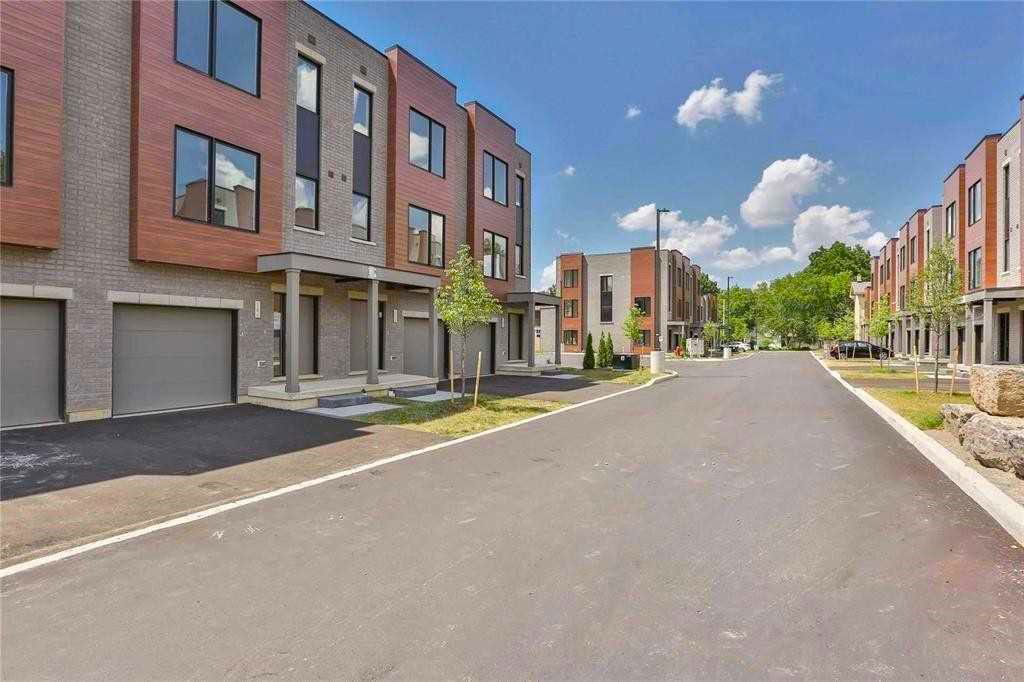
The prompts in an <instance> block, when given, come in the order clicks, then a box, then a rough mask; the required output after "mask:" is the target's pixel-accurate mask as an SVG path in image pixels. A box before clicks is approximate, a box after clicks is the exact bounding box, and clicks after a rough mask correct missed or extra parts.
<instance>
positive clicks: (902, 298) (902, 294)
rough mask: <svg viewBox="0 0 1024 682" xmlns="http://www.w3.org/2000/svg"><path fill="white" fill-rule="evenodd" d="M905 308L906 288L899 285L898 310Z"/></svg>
mask: <svg viewBox="0 0 1024 682" xmlns="http://www.w3.org/2000/svg"><path fill="white" fill-rule="evenodd" d="M906 307H907V287H906V286H904V285H903V284H901V285H900V310H903V309H904V308H906Z"/></svg>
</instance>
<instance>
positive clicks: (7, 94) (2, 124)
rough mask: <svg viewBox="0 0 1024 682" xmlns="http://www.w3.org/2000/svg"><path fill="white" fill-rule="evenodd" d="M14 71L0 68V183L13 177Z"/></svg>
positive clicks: (7, 183)
mask: <svg viewBox="0 0 1024 682" xmlns="http://www.w3.org/2000/svg"><path fill="white" fill-rule="evenodd" d="M13 151H14V72H13V71H11V70H10V69H4V68H0V185H10V184H11V182H12V181H13V179H14V173H13V166H14V164H13V163H12V161H13V154H12V152H13Z"/></svg>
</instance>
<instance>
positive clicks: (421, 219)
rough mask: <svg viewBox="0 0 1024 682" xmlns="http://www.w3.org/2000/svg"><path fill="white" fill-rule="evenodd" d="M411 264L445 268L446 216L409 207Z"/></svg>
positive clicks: (416, 207)
mask: <svg viewBox="0 0 1024 682" xmlns="http://www.w3.org/2000/svg"><path fill="white" fill-rule="evenodd" d="M409 262H410V263H422V264H423V265H433V266H434V267H438V268H441V267H444V216H443V215H441V214H439V213H432V212H430V211H426V210H424V209H422V208H419V207H418V206H409Z"/></svg>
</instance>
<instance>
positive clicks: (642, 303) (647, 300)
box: [633, 296, 651, 315]
mask: <svg viewBox="0 0 1024 682" xmlns="http://www.w3.org/2000/svg"><path fill="white" fill-rule="evenodd" d="M633 305H634V306H635V307H637V308H639V309H640V312H641V313H643V314H644V315H650V314H651V297H650V296H638V297H637V298H634V299H633Z"/></svg>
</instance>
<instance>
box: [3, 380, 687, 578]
mask: <svg viewBox="0 0 1024 682" xmlns="http://www.w3.org/2000/svg"><path fill="white" fill-rule="evenodd" d="M677 376H679V375H678V373H677V372H673V371H672V370H666V372H665V373H664V374H661V375H659V376H656V377H651V379H650V380H648V381H647V383H644V384H641V385H639V386H633V387H631V388H627V389H625V390H622V391H618V392H617V393H611V394H609V395H603V396H599V397H597V398H591V399H590V400H585V401H583V402H582V403H574V404H572V405H566V406H565V407H560V408H558V409H557V410H552V411H551V412H545V413H544V414H538V415H536V416H534V417H527V418H526V419H521V420H519V421H517V422H510V423H508V424H502V425H501V426H496V427H494V428H493V429H488V430H486V431H480V432H479V433H473V434H470V435H468V436H462V437H461V438H456V439H454V440H449V441H444V442H443V443H435V444H434V445H428V446H427V447H425V448H420V449H418V450H410V451H409V452H403V453H401V454H398V455H392V456H390V457H384V458H382V459H378V460H374V461H372V462H367V463H366V464H361V465H359V466H357V467H352V468H351V469H343V470H341V471H336V472H334V473H331V474H326V475H324V476H318V477H317V478H311V479H308V480H305V481H300V482H299V483H293V484H291V485H288V486H284V487H283V488H276V489H274V490H269V491H267V492H264V493H259V494H257V495H252V496H251V497H244V498H242V499H240V500H234V501H233V502H226V503H224V504H219V505H217V506H215V507H210V508H209V509H203V510H201V511H197V512H192V513H190V514H184V515H182V516H178V517H175V518H173V519H169V520H167V521H161V522H159V523H154V524H152V525H149V526H143V527H142V528H136V529H135V530H131V531H128V532H125V533H118V534H117V535H111V536H110V537H107V538H103V539H100V540H95V541H93V542H87V543H85V544H82V545H77V546H75V547H70V548H68V549H65V550H61V551H60V552H54V553H53V554H47V555H45V556H41V557H37V558H35V559H31V560H29V561H24V562H21V563H17V564H11V565H10V566H7V567H5V568H2V569H0V578H6V577H8V576H12V575H15V574H16V573H22V572H23V571H28V570H31V569H33V568H39V567H40V566H45V565H47V564H52V563H56V562H58V561H61V560H63V559H70V558H71V557H73V556H77V555H79V554H85V553H86V552H91V551H93V550H96V549H100V548H101V547H107V546H108V545H116V544H118V543H121V542H126V541H128V540H133V539H135V538H138V537H142V536H143V535H149V534H150V533H155V532H157V531H160V530H166V529H168V528H174V527H175V526H183V525H185V524H187V523H192V522H194V521H200V520H202V519H205V518H208V517H210V516H216V515H218V514H223V513H224V512H228V511H231V510H232V509H238V508H239V507H247V506H249V505H251V504H255V503H257V502H262V501H264V500H269V499H272V498H275V497H280V496H281V495H287V494H288V493H294V492H298V491H300V490H304V489H306V488H312V487H313V486H316V485H320V484H322V483H329V482H330V481H334V480H337V479H339V478H344V477H346V476H352V475H354V474H358V473H362V472H364V471H369V470H370V469H376V468H378V467H382V466H385V465H387V464H393V463H395V462H400V461H402V460H403V459H410V458H412V457H416V456H418V455H424V454H427V453H428V452H434V451H435V450H442V449H444V448H447V447H451V446H452V445H458V444H459V443H465V442H467V441H471V440H474V439H476V438H480V437H482V436H487V435H489V434H492V433H497V432H499V431H505V430H506V429H512V428H515V427H517V426H522V425H523V424H528V423H530V422H533V421H537V420H540V419H547V418H548V417H553V416H554V415H556V414H561V413H563V412H568V411H570V410H575V409H578V408H581V407H584V406H586V405H592V404H594V403H599V402H601V401H602V400H610V399H611V398H618V397H619V396H622V395H626V394H627V393H633V392H634V391H642V390H643V389H645V388H650V387H651V386H653V385H654V384H656V383H658V382H660V381H666V380H668V379H674V378H676V377H677Z"/></svg>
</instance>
